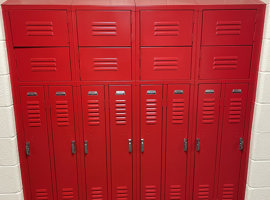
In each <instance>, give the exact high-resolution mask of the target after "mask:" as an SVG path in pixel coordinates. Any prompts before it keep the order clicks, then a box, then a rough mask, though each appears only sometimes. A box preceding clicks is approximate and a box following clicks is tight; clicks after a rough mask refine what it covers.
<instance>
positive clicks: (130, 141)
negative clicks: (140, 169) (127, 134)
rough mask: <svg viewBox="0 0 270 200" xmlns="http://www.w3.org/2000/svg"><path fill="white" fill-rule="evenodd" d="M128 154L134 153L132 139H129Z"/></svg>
mask: <svg viewBox="0 0 270 200" xmlns="http://www.w3.org/2000/svg"><path fill="white" fill-rule="evenodd" d="M128 152H129V153H131V152H132V139H128Z"/></svg>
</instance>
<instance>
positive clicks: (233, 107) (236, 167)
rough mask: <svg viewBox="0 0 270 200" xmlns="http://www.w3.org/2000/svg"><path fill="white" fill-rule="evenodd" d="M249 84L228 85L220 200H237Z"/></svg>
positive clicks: (223, 133)
mask: <svg viewBox="0 0 270 200" xmlns="http://www.w3.org/2000/svg"><path fill="white" fill-rule="evenodd" d="M247 92H248V84H227V85H226V90H225V107H224V113H223V129H222V143H221V155H220V174H219V186H218V199H220V200H222V199H232V200H237V199H238V197H237V194H238V184H239V182H238V181H239V173H240V162H241V155H242V150H243V149H242V147H241V144H240V143H242V142H243V141H241V140H242V139H243V132H244V126H245V110H246V101H247Z"/></svg>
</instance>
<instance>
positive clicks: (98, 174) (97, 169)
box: [81, 85, 108, 199]
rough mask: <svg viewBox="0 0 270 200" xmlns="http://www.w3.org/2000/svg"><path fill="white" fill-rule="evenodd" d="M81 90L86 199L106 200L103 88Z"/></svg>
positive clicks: (90, 87)
mask: <svg viewBox="0 0 270 200" xmlns="http://www.w3.org/2000/svg"><path fill="white" fill-rule="evenodd" d="M81 90H82V107H83V127H84V154H85V156H84V160H85V171H86V186H87V191H86V193H87V199H108V198H107V166H106V158H107V157H106V129H105V105H104V86H101V85H99V86H82V89H81Z"/></svg>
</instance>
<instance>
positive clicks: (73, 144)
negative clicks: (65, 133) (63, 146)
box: [71, 140, 76, 154]
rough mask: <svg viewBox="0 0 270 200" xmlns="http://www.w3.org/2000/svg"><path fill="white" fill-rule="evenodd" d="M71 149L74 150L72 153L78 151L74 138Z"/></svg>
mask: <svg viewBox="0 0 270 200" xmlns="http://www.w3.org/2000/svg"><path fill="white" fill-rule="evenodd" d="M71 151H72V154H75V153H76V147H75V141H74V140H73V141H72V142H71Z"/></svg>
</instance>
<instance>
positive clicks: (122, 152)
mask: <svg viewBox="0 0 270 200" xmlns="http://www.w3.org/2000/svg"><path fill="white" fill-rule="evenodd" d="M131 94H132V89H131V86H130V85H117V86H116V85H110V86H109V101H110V138H111V173H112V180H111V183H112V199H113V200H118V199H127V200H131V199H132V196H133V191H132V189H133V183H132V143H133V134H132V121H133V120H132V114H131V113H132V101H131V100H132V95H131Z"/></svg>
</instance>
